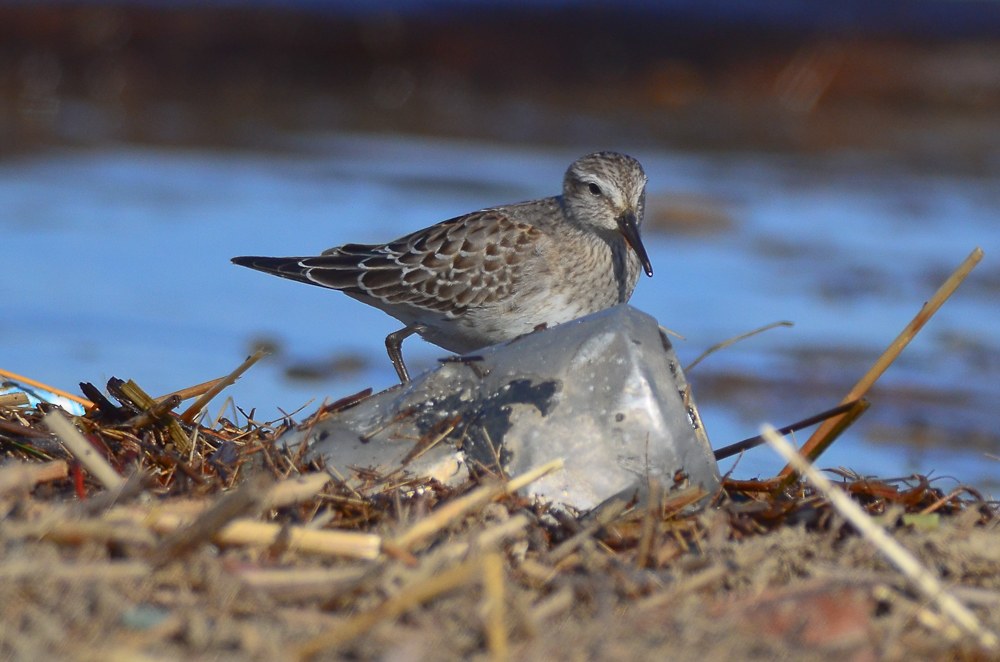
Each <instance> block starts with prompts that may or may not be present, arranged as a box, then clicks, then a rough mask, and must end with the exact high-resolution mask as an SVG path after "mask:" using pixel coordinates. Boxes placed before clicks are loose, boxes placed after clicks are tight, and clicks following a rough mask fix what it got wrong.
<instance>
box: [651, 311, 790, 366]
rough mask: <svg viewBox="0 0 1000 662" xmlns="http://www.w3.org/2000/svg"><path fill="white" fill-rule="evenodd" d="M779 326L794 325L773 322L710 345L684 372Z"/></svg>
mask: <svg viewBox="0 0 1000 662" xmlns="http://www.w3.org/2000/svg"><path fill="white" fill-rule="evenodd" d="M779 326H795V325H794V324H792V323H791V322H775V323H774V324H768V325H767V326H762V327H760V328H759V329H754V330H753V331H750V332H748V333H744V334H742V335H739V336H736V337H735V338H730V339H729V340H723V341H722V342H720V343H716V344H715V345H712V346H711V347H709V348H708V349H706V350H705V351H704V352H702V353H701V356H699V357H698V358H696V359H695V360H694V361H692V362H691V363H689V364H687V365H686V366H684V372H690V371H691V369H692V368H694V367H695V366H696V365H698V364H699V363H701V362H702V361H703V360H705V359H706V358H708V357H709V356H710V355H712V354H714V353H715V352H717V351H719V350H720V349H725V348H727V347H729V346H730V345H735V344H736V343H738V342H740V341H741V340H746V339H747V338H750V337H752V336H755V335H757V334H758V333H764V332H765V331H770V330H771V329H773V328H775V327H779ZM661 328H662V327H661Z"/></svg>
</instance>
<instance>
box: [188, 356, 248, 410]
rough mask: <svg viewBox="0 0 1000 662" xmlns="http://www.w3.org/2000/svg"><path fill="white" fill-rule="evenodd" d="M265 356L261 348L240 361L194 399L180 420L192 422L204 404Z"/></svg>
mask: <svg viewBox="0 0 1000 662" xmlns="http://www.w3.org/2000/svg"><path fill="white" fill-rule="evenodd" d="M265 356H267V352H265V351H263V350H257V351H256V352H254V353H253V355H251V356H250V357H249V358H247V360H246V361H244V362H243V363H241V364H240V366H239V367H238V368H236V370H233V371H232V372H231V373H229V374H228V375H226V376H225V377H223V378H222V379H221V380H219V381H218V382H217V383H216V384H215V386H213V387H212V388H210V389H209V390H208V392H207V393H205V394H204V395H202V396H201V397H200V398H198V399H197V400H195V401H194V404H193V405H191V406H190V407H188V408H187V409H186V410H185V411H184V413H183V414H181V420H182V421H184V422H185V423H191V422H193V421H194V419H195V416H197V415H198V412H200V411H201V410H202V409H204V408H205V405H207V404H208V403H209V402H211V401H212V399H213V398H214V397H215V396H217V395H218V394H219V393H221V392H222V390H223V389H224V388H226V387H227V386H229V385H230V384H232V383H233V382H235V381H236V380H237V379H239V378H240V377H241V376H242V375H243V373H244V372H246V371H247V370H249V369H250V368H251V367H252V366H253V364H254V363H257V361H260V360H261V359H262V358H264V357H265Z"/></svg>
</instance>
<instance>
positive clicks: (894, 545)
mask: <svg viewBox="0 0 1000 662" xmlns="http://www.w3.org/2000/svg"><path fill="white" fill-rule="evenodd" d="M761 434H763V435H764V438H765V439H766V440H767V443H768V444H769V445H770V446H771V448H773V449H774V451H775V452H776V453H777V454H778V455H780V456H781V457H782V458H784V459H785V460H786V461H787V462H788V463H789V464H790V465H791V466H792V468H793V470H794V471H796V472H798V473H800V474H802V475H804V476H805V477H806V478H807V479H808V480H809V482H810V483H812V484H813V485H814V486H815V487H816V489H818V490H819V491H820V492H822V493H823V494H824V495H825V496H826V498H827V499H829V501H830V503H831V504H833V506H834V508H836V509H837V512H839V513H840V514H841V516H842V517H844V518H845V519H846V520H848V521H849V522H850V523H851V524H852V525H854V528H856V529H857V530H858V531H860V532H861V534H862V535H863V536H864V537H865V538H866V539H867V540H868V541H869V542H871V543H872V544H873V545H875V547H876V548H878V550H879V551H881V552H882V554H884V555H885V556H886V557H887V558H888V559H889V561H890V562H891V563H892V564H893V565H895V566H896V568H898V569H899V570H900V572H902V573H903V574H904V575H906V576H907V578H909V579H910V581H912V582H913V583H914V584H915V585H916V586H917V587H918V588H919V589H920V590H921V591H922V592H923V593H924V595H925V596H927V598H928V599H930V600H933V601H934V602H936V603H937V605H938V608H940V609H941V611H942V612H943V613H944V614H946V615H947V616H948V617H949V618H951V619H952V620H953V621H954V622H955V624H956V625H958V626H959V627H960V628H961V629H963V630H965V631H966V632H968V633H969V634H971V635H972V636H974V637H976V639H978V640H979V643H980V644H981V645H982V646H983V647H985V648H988V649H991V650H992V649H995V648H996V647H997V645H998V644H1000V640H998V639H997V636H996V635H995V634H994V633H992V632H990V631H989V630H987V629H986V628H984V627H983V625H982V624H981V623H980V622H979V619H978V618H977V617H976V615H975V614H974V613H973V612H972V611H970V610H969V609H968V608H967V607H966V606H965V605H963V604H962V603H961V602H959V601H958V600H957V599H956V598H955V597H954V596H953V595H952V594H951V593H949V592H948V591H947V589H946V588H945V586H944V585H943V584H942V583H941V582H940V581H939V580H938V578H937V577H935V576H934V574H933V573H931V571H930V570H928V569H927V568H926V567H924V566H923V564H921V563H920V561H919V560H918V559H917V558H916V557H915V556H913V554H911V553H910V552H909V550H907V549H906V548H905V547H903V546H902V545H900V544H899V543H898V542H896V540H895V539H894V538H893V537H892V536H890V535H889V534H888V533H886V531H885V529H883V528H882V527H881V526H879V525H878V524H876V523H875V522H873V521H872V518H871V517H870V516H869V515H868V514H867V513H866V512H865V511H864V510H862V509H861V507H860V506H859V505H858V504H856V503H855V502H854V501H852V500H851V498H850V497H849V496H847V495H846V494H845V493H844V492H843V491H842V490H841V489H839V488H838V487H836V486H835V485H834V484H833V483H831V482H830V480H829V479H828V478H827V477H826V476H824V475H823V474H822V473H820V472H819V471H817V470H816V468H815V467H814V466H813V465H812V464H811V463H809V462H808V461H807V460H805V459H803V458H802V457H801V456H800V455H799V454H798V452H796V450H795V448H794V447H793V446H792V445H791V444H790V443H788V442H787V441H785V439H784V438H782V437H781V436H779V435H778V434H777V433H776V432H775V430H774V428H773V427H771V426H770V425H765V426H763V427H762V428H761Z"/></svg>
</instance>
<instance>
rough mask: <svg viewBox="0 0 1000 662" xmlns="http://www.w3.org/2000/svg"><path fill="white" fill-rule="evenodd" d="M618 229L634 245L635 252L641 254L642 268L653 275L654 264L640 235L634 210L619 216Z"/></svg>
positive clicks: (629, 243) (648, 274)
mask: <svg viewBox="0 0 1000 662" xmlns="http://www.w3.org/2000/svg"><path fill="white" fill-rule="evenodd" d="M618 231H619V232H621V233H622V236H623V237H625V241H627V242H628V245H629V246H631V247H632V250H634V251H635V254H636V255H638V256H639V262H641V263H642V270H643V271H645V272H646V275H647V276H652V275H653V265H651V264H650V263H649V256H648V255H646V247H645V246H643V245H642V239H641V238H640V237H639V223H638V222H637V221H636V219H635V212H634V211H627V212H625V213H624V214H622V215H621V216H619V217H618Z"/></svg>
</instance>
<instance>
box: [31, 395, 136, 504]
mask: <svg viewBox="0 0 1000 662" xmlns="http://www.w3.org/2000/svg"><path fill="white" fill-rule="evenodd" d="M44 420H45V425H46V426H47V427H48V428H49V429H50V430H52V432H54V433H55V434H56V436H57V437H59V440H60V441H62V442H63V444H65V445H66V448H68V449H69V451H70V452H71V453H73V456H74V457H76V459H77V460H79V461H80V464H82V465H83V466H84V467H85V468H86V469H87V471H89V472H90V473H91V475H92V476H94V478H96V479H97V480H98V481H100V483H101V484H102V485H104V487H105V488H106V489H109V490H117V489H118V488H120V487H121V485H122V483H124V482H125V479H123V478H122V477H121V475H119V473H118V472H117V471H115V469H114V467H112V466H111V465H110V464H108V461H107V460H105V459H104V458H103V457H101V456H100V455H99V454H98V453H97V451H96V450H95V449H94V447H93V446H91V445H90V442H89V441H87V438H86V437H84V436H83V435H82V434H80V431H79V430H77V429H76V426H74V425H73V424H72V423H70V422H69V421H68V420H67V419H66V416H65V415H63V414H61V413H59V412H58V411H50V412H49V413H48V414H46V415H45V419H44Z"/></svg>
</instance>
